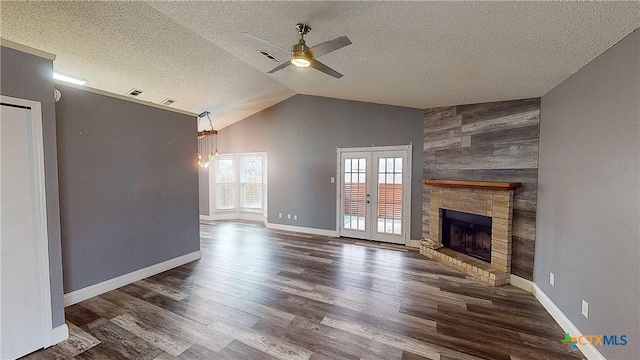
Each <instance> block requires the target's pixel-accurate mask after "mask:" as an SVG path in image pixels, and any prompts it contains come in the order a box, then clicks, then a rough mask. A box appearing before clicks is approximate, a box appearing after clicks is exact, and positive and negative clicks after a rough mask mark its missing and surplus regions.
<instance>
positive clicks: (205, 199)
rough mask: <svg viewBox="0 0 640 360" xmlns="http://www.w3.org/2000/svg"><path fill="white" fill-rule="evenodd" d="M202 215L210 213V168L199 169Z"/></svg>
mask: <svg viewBox="0 0 640 360" xmlns="http://www.w3.org/2000/svg"><path fill="white" fill-rule="evenodd" d="M198 188H199V194H200V199H199V202H200V215H209V168H201V169H199V170H198Z"/></svg>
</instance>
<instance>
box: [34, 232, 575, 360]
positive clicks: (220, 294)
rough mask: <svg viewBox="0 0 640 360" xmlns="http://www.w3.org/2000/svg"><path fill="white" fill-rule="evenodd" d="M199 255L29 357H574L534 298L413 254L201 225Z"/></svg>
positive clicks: (70, 312) (85, 313)
mask: <svg viewBox="0 0 640 360" xmlns="http://www.w3.org/2000/svg"><path fill="white" fill-rule="evenodd" d="M201 239H202V240H201V243H202V245H201V246H202V259H201V260H199V261H195V262H192V263H189V264H186V265H183V266H181V267H178V268H175V269H172V270H169V271H166V272H164V273H161V274H158V275H156V276H153V277H150V278H148V279H145V280H142V281H138V282H136V283H133V284H131V285H127V286H124V287H122V288H119V289H117V290H113V291H110V292H108V293H105V294H102V295H100V296H97V297H94V298H91V299H89V300H86V301H83V302H81V303H78V304H76V305H72V306H69V307H67V308H66V311H65V313H66V319H67V324H68V325H69V331H70V338H69V339H68V340H66V341H64V342H62V343H60V344H58V345H56V346H53V347H51V348H48V349H44V350H40V351H38V352H35V353H33V354H31V355H29V356H27V357H26V358H28V359H66V358H76V359H252V360H253V359H287V360H288V359H300V360H307V359H314V360H320V359H384V360H392V359H403V360H417V359H442V360H447V359H535V360H540V359H574V358H583V357H582V354H581V353H580V352H579V351H578V350H577V349H576V348H574V349H573V350H569V349H568V348H567V346H565V345H564V344H562V343H561V340H562V339H563V337H564V332H563V331H562V329H561V328H560V327H559V326H558V325H557V324H556V323H555V322H554V321H553V319H552V318H551V316H550V315H549V314H547V312H546V311H545V310H544V309H543V308H542V306H541V305H540V304H539V303H538V302H537V300H536V299H535V298H534V297H533V296H532V295H530V294H528V293H526V292H524V291H522V290H520V289H517V288H515V287H513V286H511V285H506V286H503V287H498V288H492V287H489V286H487V285H484V284H482V283H480V282H479V281H477V280H474V279H471V278H467V277H465V276H464V275H463V274H461V273H459V272H457V271H455V270H453V269H450V268H448V267H445V266H444V265H441V264H439V263H437V262H434V261H431V260H429V259H427V258H425V257H423V256H421V255H420V254H419V253H418V251H417V250H413V249H409V248H406V247H401V246H395V245H385V244H380V243H372V242H366V241H360V240H352V239H336V238H329V237H322V236H307V235H300V234H293V233H287V232H279V231H272V230H268V229H265V228H264V226H262V225H260V224H255V223H249V222H208V223H203V224H201Z"/></svg>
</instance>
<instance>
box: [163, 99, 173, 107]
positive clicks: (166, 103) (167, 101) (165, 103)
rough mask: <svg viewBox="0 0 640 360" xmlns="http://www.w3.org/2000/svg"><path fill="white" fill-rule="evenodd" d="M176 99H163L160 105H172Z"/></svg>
mask: <svg viewBox="0 0 640 360" xmlns="http://www.w3.org/2000/svg"><path fill="white" fill-rule="evenodd" d="M175 102H176V101H175V100H172V99H164V100H162V102H161V103H160V105H164V106H171V105H173V103H175Z"/></svg>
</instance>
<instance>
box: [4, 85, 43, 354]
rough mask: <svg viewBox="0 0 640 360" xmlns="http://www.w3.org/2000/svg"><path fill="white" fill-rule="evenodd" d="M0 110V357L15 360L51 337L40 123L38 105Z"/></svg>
mask: <svg viewBox="0 0 640 360" xmlns="http://www.w3.org/2000/svg"><path fill="white" fill-rule="evenodd" d="M14 100H15V101H14ZM16 103H18V104H20V103H27V104H31V105H33V106H22V107H21V106H15V105H16ZM0 108H2V112H1V114H0V204H1V205H0V281H1V283H0V339H1V341H0V358H2V359H15V358H18V357H20V356H23V355H26V354H28V353H30V352H33V351H35V350H38V349H40V348H42V347H44V346H45V345H49V344H47V342H50V336H51V308H50V306H51V302H50V294H49V293H48V290H49V267H48V250H47V247H46V245H47V239H46V210H45V201H44V200H45V197H44V162H43V150H42V128H41V126H42V125H41V114H40V104H39V103H36V102H31V101H20V99H12V98H8V97H5V96H3V97H2V106H0ZM43 237H44V238H43ZM43 245H44V248H43ZM43 289H46V292H45V291H43ZM45 336H48V338H45Z"/></svg>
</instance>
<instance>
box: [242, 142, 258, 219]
mask: <svg viewBox="0 0 640 360" xmlns="http://www.w3.org/2000/svg"><path fill="white" fill-rule="evenodd" d="M240 159H241V160H240V161H241V164H242V165H241V170H240V183H241V188H242V191H241V193H242V199H241V207H243V208H246V209H254V210H261V209H262V156H255V155H247V156H242V155H241V156H240Z"/></svg>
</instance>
